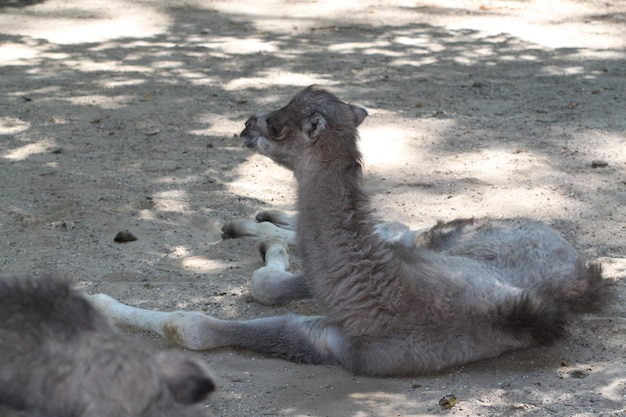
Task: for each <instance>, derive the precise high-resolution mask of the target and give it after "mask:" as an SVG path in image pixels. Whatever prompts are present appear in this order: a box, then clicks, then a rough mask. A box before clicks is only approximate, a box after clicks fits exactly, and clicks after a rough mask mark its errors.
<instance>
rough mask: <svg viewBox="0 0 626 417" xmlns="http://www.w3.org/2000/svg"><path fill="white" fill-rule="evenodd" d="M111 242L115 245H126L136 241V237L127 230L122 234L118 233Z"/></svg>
mask: <svg viewBox="0 0 626 417" xmlns="http://www.w3.org/2000/svg"><path fill="white" fill-rule="evenodd" d="M113 240H114V241H116V242H117V243H126V242H133V241H135V240H137V237H136V236H135V235H133V234H132V233H131V232H129V231H128V230H124V231H123V232H119V233H118V234H116V235H115V237H114V238H113Z"/></svg>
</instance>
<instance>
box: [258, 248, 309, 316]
mask: <svg viewBox="0 0 626 417" xmlns="http://www.w3.org/2000/svg"><path fill="white" fill-rule="evenodd" d="M260 251H261V255H262V256H263V259H264V261H265V266H264V267H262V268H259V269H257V270H256V271H254V273H253V274H252V280H251V281H250V294H251V295H252V297H254V299H255V300H257V301H258V302H260V303H262V304H265V305H276V304H283V303H286V302H287V301H291V300H300V299H303V298H311V292H310V291H309V287H308V286H307V284H306V281H305V280H304V276H303V275H301V274H292V273H291V272H289V271H287V268H288V267H289V249H288V247H287V242H285V241H284V240H282V239H267V240H265V241H264V242H263V243H261V245H260Z"/></svg>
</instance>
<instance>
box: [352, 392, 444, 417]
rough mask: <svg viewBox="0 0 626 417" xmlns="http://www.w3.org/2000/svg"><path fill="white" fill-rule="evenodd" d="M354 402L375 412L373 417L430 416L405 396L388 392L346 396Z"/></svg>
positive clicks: (418, 404)
mask: <svg viewBox="0 0 626 417" xmlns="http://www.w3.org/2000/svg"><path fill="white" fill-rule="evenodd" d="M348 396H349V397H350V398H351V399H352V400H353V401H354V402H356V403H358V404H361V405H362V406H363V407H367V408H368V409H369V410H376V414H367V415H373V416H406V417H412V416H420V417H427V416H432V414H429V413H425V411H426V410H425V407H424V406H423V405H422V404H420V403H419V402H418V401H415V400H410V399H409V398H407V397H406V396H405V395H402V394H395V393H388V392H355V393H351V394H349V395H348Z"/></svg>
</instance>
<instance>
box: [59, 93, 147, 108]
mask: <svg viewBox="0 0 626 417" xmlns="http://www.w3.org/2000/svg"><path fill="white" fill-rule="evenodd" d="M64 100H65V101H67V102H69V103H71V104H73V105H75V106H97V107H100V108H102V109H109V110H116V109H121V108H124V107H126V106H127V105H128V104H129V103H132V102H135V101H136V100H137V98H136V97H135V96H128V95H121V96H115V97H108V96H101V95H87V96H79V97H68V98H65V99H64Z"/></svg>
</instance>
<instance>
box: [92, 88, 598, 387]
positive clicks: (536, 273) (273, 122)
mask: <svg viewBox="0 0 626 417" xmlns="http://www.w3.org/2000/svg"><path fill="white" fill-rule="evenodd" d="M366 116H367V111H366V110H365V109H364V108H362V107H359V106H356V105H352V104H347V103H344V102H342V101H340V100H339V99H338V98H337V97H336V96H334V95H333V94H331V93H329V92H327V91H324V90H320V89H316V88H312V87H309V88H307V89H305V90H303V91H301V92H299V93H298V94H297V95H296V96H295V97H294V98H293V99H292V100H291V101H290V102H289V104H287V106H285V107H283V108H281V109H279V110H276V111H272V112H269V113H265V114H260V115H257V116H253V117H251V118H250V119H249V120H248V121H247V122H246V126H245V129H244V130H243V132H242V133H241V138H242V139H243V141H244V143H245V145H246V146H247V147H248V148H250V149H251V150H253V151H256V152H258V153H260V154H262V155H265V156H267V157H269V158H271V159H272V160H274V161H275V162H277V163H278V164H280V165H282V166H283V167H285V168H287V169H289V170H291V171H293V173H294V175H295V178H296V180H297V183H298V202H297V209H298V218H297V221H293V220H292V219H289V218H288V217H286V216H284V215H282V214H281V213H276V212H269V213H262V214H261V215H260V217H259V218H258V220H260V221H261V222H259V223H255V222H252V221H242V222H241V221H240V222H234V223H232V224H229V225H226V226H225V227H224V228H223V230H224V237H245V236H249V237H254V238H256V239H258V240H259V241H260V242H261V243H262V252H263V253H264V256H265V262H266V265H265V266H264V267H263V268H261V269H260V270H259V271H257V272H258V274H257V273H255V276H254V277H253V280H252V285H251V287H252V294H253V295H254V296H255V297H256V298H258V299H259V300H260V301H261V302H264V303H266V304H273V303H280V302H285V301H288V300H290V299H297V298H302V297H307V296H312V297H313V298H314V299H315V301H316V302H317V303H318V305H319V308H320V310H321V312H322V313H323V316H321V317H307V316H298V315H289V316H280V317H268V318H261V319H256V320H243V321H228V320H220V319H217V318H213V317H210V316H206V315H204V314H201V313H198V312H183V311H175V312H171V313H164V312H154V311H148V310H141V309H137V308H134V307H130V306H126V305H123V304H121V303H119V302H117V301H115V300H113V299H112V298H110V297H107V296H105V295H98V296H96V297H95V299H94V301H95V302H96V304H97V305H98V306H99V307H100V308H101V309H102V310H103V311H105V312H106V314H107V315H109V316H111V317H113V319H114V320H115V321H117V322H121V323H125V324H130V325H133V326H138V327H142V328H144V329H150V330H152V331H155V332H157V333H159V334H161V335H163V336H165V337H167V338H169V339H170V340H173V341H175V342H177V343H179V344H181V345H183V346H186V347H188V348H191V349H212V348H216V347H220V346H237V347H242V348H247V349H251V350H254V351H256V352H260V353H264V354H269V355H276V356H280V357H284V358H288V359H291V360H294V361H298V362H304V363H313V364H325V365H341V366H343V367H345V368H347V369H349V370H350V371H352V372H353V373H355V374H365V375H380V376H389V375H414V374H419V373H423V372H427V371H434V370H438V369H441V368H444V367H448V366H452V365H458V364H464V363H468V362H473V361H477V360H480V359H485V358H490V357H494V356H497V355H500V354H502V353H503V352H507V351H510V350H513V349H519V348H523V347H527V346H532V345H536V344H546V343H550V342H552V341H553V340H555V339H557V338H559V337H560V336H562V335H563V333H564V327H565V325H566V323H567V321H568V320H569V319H570V318H571V317H572V316H573V315H574V314H575V313H582V312H588V311H594V310H597V309H598V308H600V307H601V306H602V305H603V304H604V303H605V298H606V296H607V294H608V291H607V282H606V280H604V279H603V278H602V274H601V268H600V266H599V265H598V264H593V263H591V264H587V263H586V262H585V260H584V259H583V258H582V257H581V256H580V255H579V254H578V253H577V252H576V250H575V249H574V248H573V247H572V246H571V245H570V244H569V243H568V242H566V241H565V240H564V239H563V238H562V237H560V236H559V235H558V234H557V233H556V232H555V231H554V230H553V229H551V228H549V227H548V226H546V225H545V224H542V223H539V222H537V221H532V220H528V219H499V220H495V219H457V220H453V221H451V222H447V223H438V224H436V225H435V226H434V227H433V228H431V229H430V230H427V231H424V232H418V231H413V230H410V229H409V228H408V227H406V226H404V225H401V224H398V223H383V224H378V223H377V222H376V220H374V218H373V215H372V209H371V207H370V203H369V198H368V196H367V194H366V193H365V191H364V188H363V184H362V182H363V173H362V169H361V159H362V156H361V153H360V151H359V149H358V145H357V139H358V134H357V127H358V126H359V125H360V124H361V122H363V120H364V119H365V117H366ZM381 140H384V138H381ZM292 228H295V229H296V232H294V231H291V230H289V229H292ZM294 242H295V243H297V245H298V247H299V252H300V253H301V255H302V258H303V270H304V272H303V274H291V273H289V272H287V271H286V268H287V266H288V262H289V258H288V252H287V244H288V243H294Z"/></svg>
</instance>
